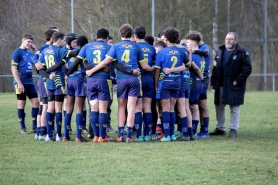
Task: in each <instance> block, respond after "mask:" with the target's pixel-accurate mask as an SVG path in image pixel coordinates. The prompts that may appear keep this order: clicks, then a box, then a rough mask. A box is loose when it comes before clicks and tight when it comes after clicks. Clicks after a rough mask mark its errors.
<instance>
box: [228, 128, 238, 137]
mask: <svg viewBox="0 0 278 185" xmlns="http://www.w3.org/2000/svg"><path fill="white" fill-rule="evenodd" d="M236 136H237V131H236V130H234V129H231V130H230V132H229V137H236Z"/></svg>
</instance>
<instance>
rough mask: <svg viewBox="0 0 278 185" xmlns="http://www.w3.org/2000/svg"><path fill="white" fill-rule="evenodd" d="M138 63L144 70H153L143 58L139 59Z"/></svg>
mask: <svg viewBox="0 0 278 185" xmlns="http://www.w3.org/2000/svg"><path fill="white" fill-rule="evenodd" d="M139 64H140V66H141V67H142V69H143V70H144V71H149V72H153V70H154V66H152V67H151V66H149V65H148V64H146V63H145V60H141V61H139Z"/></svg>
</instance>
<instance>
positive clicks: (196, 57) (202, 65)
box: [190, 53, 206, 81]
mask: <svg viewBox="0 0 278 185" xmlns="http://www.w3.org/2000/svg"><path fill="white" fill-rule="evenodd" d="M192 62H194V63H195V64H196V65H197V66H198V67H199V69H200V71H201V73H202V74H203V73H204V69H205V66H206V61H205V59H204V58H203V57H201V56H200V55H198V54H194V53H193V54H192ZM190 69H191V68H190ZM190 72H191V74H190V76H191V78H192V79H193V81H194V80H197V81H199V80H200V79H199V76H198V75H197V73H196V72H195V71H194V70H193V69H191V70H190Z"/></svg>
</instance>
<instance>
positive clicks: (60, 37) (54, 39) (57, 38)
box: [52, 32, 65, 42]
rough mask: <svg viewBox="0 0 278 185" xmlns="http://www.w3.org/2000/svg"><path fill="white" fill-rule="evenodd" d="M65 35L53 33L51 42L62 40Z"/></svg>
mask: <svg viewBox="0 0 278 185" xmlns="http://www.w3.org/2000/svg"><path fill="white" fill-rule="evenodd" d="M64 37H65V34H64V33H62V32H54V33H53V35H52V38H53V42H57V41H58V40H59V39H64Z"/></svg>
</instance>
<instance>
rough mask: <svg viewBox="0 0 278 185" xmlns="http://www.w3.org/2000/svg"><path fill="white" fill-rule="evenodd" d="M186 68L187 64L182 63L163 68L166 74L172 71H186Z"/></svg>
mask: <svg viewBox="0 0 278 185" xmlns="http://www.w3.org/2000/svg"><path fill="white" fill-rule="evenodd" d="M184 70H185V65H183V64H182V65H181V66H179V67H173V68H164V69H163V72H164V73H165V74H170V73H173V72H181V71H184Z"/></svg>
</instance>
